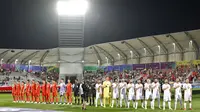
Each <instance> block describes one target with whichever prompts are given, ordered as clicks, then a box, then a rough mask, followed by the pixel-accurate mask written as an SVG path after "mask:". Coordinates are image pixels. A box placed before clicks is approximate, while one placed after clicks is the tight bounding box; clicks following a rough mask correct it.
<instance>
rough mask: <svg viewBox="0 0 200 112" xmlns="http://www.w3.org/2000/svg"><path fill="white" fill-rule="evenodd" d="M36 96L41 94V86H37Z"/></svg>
mask: <svg viewBox="0 0 200 112" xmlns="http://www.w3.org/2000/svg"><path fill="white" fill-rule="evenodd" d="M36 94H40V85H36Z"/></svg>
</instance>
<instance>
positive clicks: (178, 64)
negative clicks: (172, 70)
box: [176, 61, 190, 66]
mask: <svg viewBox="0 0 200 112" xmlns="http://www.w3.org/2000/svg"><path fill="white" fill-rule="evenodd" d="M180 65H190V61H179V62H176V66H180Z"/></svg>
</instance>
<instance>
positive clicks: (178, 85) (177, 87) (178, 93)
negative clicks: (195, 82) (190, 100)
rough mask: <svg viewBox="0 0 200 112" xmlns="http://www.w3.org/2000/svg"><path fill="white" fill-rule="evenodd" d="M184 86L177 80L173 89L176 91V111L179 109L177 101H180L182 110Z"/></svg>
mask: <svg viewBox="0 0 200 112" xmlns="http://www.w3.org/2000/svg"><path fill="white" fill-rule="evenodd" d="M181 87H182V84H181V83H180V81H179V79H178V78H177V79H176V82H175V83H174V86H173V88H174V89H175V103H174V110H176V107H177V101H178V100H179V101H180V107H181V109H182V93H181Z"/></svg>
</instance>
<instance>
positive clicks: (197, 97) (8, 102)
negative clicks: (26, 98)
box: [0, 90, 200, 112]
mask: <svg viewBox="0 0 200 112" xmlns="http://www.w3.org/2000/svg"><path fill="white" fill-rule="evenodd" d="M193 93H194V94H193V102H192V104H193V110H192V111H190V112H199V111H200V94H199V93H200V90H194V92H193ZM156 102H157V101H156ZM161 104H162V102H161ZM131 105H132V104H131ZM140 105H141V104H140V103H139V108H138V109H137V110H134V109H126V108H110V107H107V108H102V107H98V108H95V107H92V106H91V107H90V106H87V110H84V111H86V112H131V111H132V112H164V111H163V110H160V109H158V107H156V108H155V110H151V109H148V110H144V109H142V108H140ZM148 105H149V104H148ZM166 105H167V104H166ZM155 106H157V104H155ZM0 107H18V108H33V109H42V110H57V111H68V112H69V111H70V112H81V111H82V110H81V106H77V105H72V106H67V105H51V104H26V103H12V96H11V94H0ZM173 107H174V98H173V100H172V108H173ZM179 108H180V107H179V105H178V107H177V110H176V112H183V110H178V109H179ZM188 111H189V110H188ZM165 112H171V111H169V110H168V108H166V110H165Z"/></svg>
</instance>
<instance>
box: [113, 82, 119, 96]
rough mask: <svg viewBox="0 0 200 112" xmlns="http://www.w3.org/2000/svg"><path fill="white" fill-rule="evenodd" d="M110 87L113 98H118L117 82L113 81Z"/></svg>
mask: <svg viewBox="0 0 200 112" xmlns="http://www.w3.org/2000/svg"><path fill="white" fill-rule="evenodd" d="M112 89H113V94H112V97H113V99H117V98H119V85H118V84H117V83H113V84H112Z"/></svg>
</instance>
